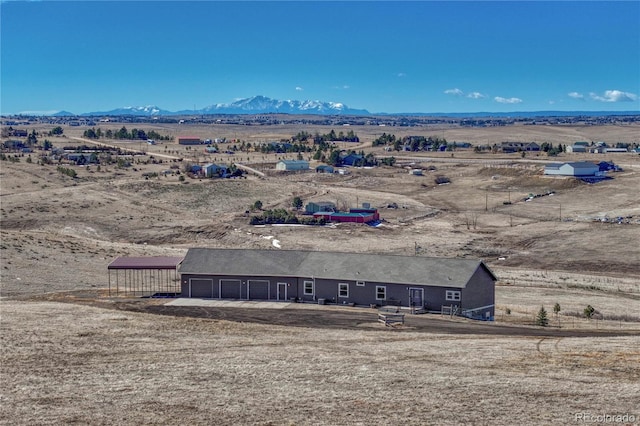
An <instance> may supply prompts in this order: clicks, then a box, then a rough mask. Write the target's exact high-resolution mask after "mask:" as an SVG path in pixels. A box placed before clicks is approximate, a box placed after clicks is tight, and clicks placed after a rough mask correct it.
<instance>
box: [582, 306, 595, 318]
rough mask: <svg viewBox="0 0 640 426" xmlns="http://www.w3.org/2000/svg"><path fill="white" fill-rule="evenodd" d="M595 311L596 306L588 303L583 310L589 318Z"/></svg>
mask: <svg viewBox="0 0 640 426" xmlns="http://www.w3.org/2000/svg"><path fill="white" fill-rule="evenodd" d="M595 312H596V310H595V308H594V307H593V306H591V305H587V307H586V308H584V311H583V313H584V316H585V318H588V319H591V318H592V317H593V314H594V313H595Z"/></svg>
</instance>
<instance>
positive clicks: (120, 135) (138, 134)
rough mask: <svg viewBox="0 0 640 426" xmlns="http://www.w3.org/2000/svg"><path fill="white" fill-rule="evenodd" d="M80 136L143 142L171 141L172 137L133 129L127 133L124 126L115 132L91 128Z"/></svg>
mask: <svg viewBox="0 0 640 426" xmlns="http://www.w3.org/2000/svg"><path fill="white" fill-rule="evenodd" d="M82 135H83V136H84V137H85V138H88V139H100V138H103V137H104V138H106V139H128V140H145V141H146V140H147V139H153V140H158V141H172V140H173V136H167V135H161V134H160V133H158V132H156V131H155V130H149V131H148V132H145V131H144V130H142V129H135V128H134V129H131V131H128V130H127V128H126V127H125V126H122V128H120V129H119V130H116V131H113V130H111V129H107V130H105V131H102V129H101V128H100V127H98V128H97V129H96V128H95V127H92V128H91V129H87V130H85V131H84V133H83V134H82Z"/></svg>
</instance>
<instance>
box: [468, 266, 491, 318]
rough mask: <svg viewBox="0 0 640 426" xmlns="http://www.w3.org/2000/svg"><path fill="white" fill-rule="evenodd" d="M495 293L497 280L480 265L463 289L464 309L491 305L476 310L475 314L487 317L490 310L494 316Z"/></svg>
mask: <svg viewBox="0 0 640 426" xmlns="http://www.w3.org/2000/svg"><path fill="white" fill-rule="evenodd" d="M495 295H496V292H495V282H494V281H493V279H492V278H491V276H490V275H489V273H488V272H487V271H486V270H485V269H484V268H482V267H481V266H480V267H478V269H477V270H476V272H475V273H474V274H473V276H472V277H471V279H470V280H469V282H468V283H467V286H466V287H465V288H464V289H463V292H462V305H461V307H462V309H474V308H480V307H483V306H490V308H486V309H483V310H481V311H477V312H474V313H473V316H474V317H480V316H481V317H482V318H485V319H486V316H487V312H488V313H489V314H488V315H489V316H490V317H492V318H493V316H494V315H495V306H494V305H495V303H496V296H495Z"/></svg>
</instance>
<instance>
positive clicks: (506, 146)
mask: <svg viewBox="0 0 640 426" xmlns="http://www.w3.org/2000/svg"><path fill="white" fill-rule="evenodd" d="M500 150H501V151H502V152H504V153H511V152H520V151H524V152H532V151H540V145H538V144H537V143H535V142H502V143H501V144H500Z"/></svg>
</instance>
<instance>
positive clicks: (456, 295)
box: [446, 290, 460, 302]
mask: <svg viewBox="0 0 640 426" xmlns="http://www.w3.org/2000/svg"><path fill="white" fill-rule="evenodd" d="M446 299H447V300H451V301H454V302H459V301H460V292H459V291H454V290H447V293H446Z"/></svg>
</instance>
